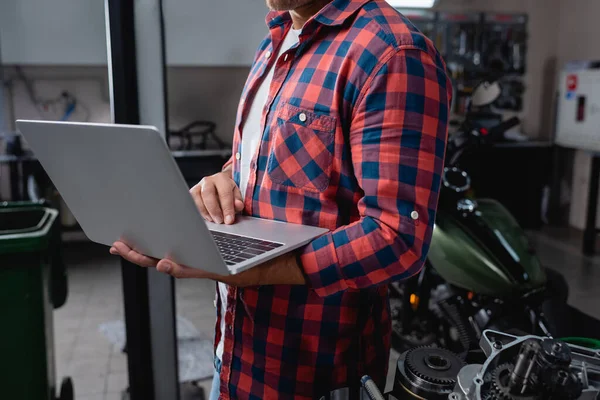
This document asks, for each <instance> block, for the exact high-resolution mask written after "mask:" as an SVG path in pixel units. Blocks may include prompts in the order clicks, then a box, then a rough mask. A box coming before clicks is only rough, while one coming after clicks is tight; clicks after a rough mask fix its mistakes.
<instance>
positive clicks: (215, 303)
mask: <svg viewBox="0 0 600 400" xmlns="http://www.w3.org/2000/svg"><path fill="white" fill-rule="evenodd" d="M213 306H215V308H217V301H216V300H214V301H213Z"/></svg>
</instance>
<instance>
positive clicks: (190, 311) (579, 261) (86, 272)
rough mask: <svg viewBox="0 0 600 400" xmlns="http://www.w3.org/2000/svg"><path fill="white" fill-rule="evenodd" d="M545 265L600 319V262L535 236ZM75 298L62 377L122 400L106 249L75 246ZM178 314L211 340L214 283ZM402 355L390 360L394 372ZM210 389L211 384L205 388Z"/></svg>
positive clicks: (60, 330) (61, 352) (117, 284)
mask: <svg viewBox="0 0 600 400" xmlns="http://www.w3.org/2000/svg"><path fill="white" fill-rule="evenodd" d="M532 236H533V239H534V243H535V244H536V246H537V248H538V253H539V255H540V258H541V259H542V262H543V263H544V265H546V266H548V267H551V268H553V269H556V270H558V271H560V272H562V273H563V274H564V275H565V277H566V279H567V281H568V282H569V284H570V287H571V295H570V299H569V301H570V303H571V304H572V305H573V306H575V307H577V308H579V309H581V310H582V311H584V312H586V313H588V314H590V315H593V316H595V317H597V318H600V290H598V286H599V284H600V257H595V258H586V257H583V256H582V255H581V253H580V252H579V248H578V247H577V242H576V241H571V240H566V239H565V238H564V237H562V236H561V234H557V233H556V232H552V236H553V237H559V238H560V240H557V239H553V238H552V237H551V236H550V235H548V234H547V233H536V234H533V235H532ZM66 262H67V265H68V266H69V299H68V302H67V304H66V305H65V306H63V307H62V308H60V309H58V310H56V311H55V321H54V326H55V343H56V351H57V352H56V362H57V377H58V378H59V380H60V378H62V377H63V376H71V377H72V378H73V381H74V384H75V392H76V394H77V397H76V398H77V400H118V399H121V392H122V391H123V390H124V389H125V388H126V387H127V372H126V370H127V365H126V358H125V356H124V355H123V354H122V353H121V352H120V349H118V348H114V347H113V346H112V345H110V344H109V342H108V340H107V339H106V338H105V337H104V336H103V335H102V334H101V333H100V332H99V330H98V326H99V324H101V323H103V322H107V321H110V320H116V319H121V318H123V308H122V289H121V270H120V264H119V262H118V260H117V259H116V258H114V257H111V256H110V255H108V252H107V250H106V248H104V247H100V246H95V245H92V244H89V243H86V244H77V245H75V244H70V245H69V247H68V248H67V251H66ZM176 290H177V312H178V314H179V315H181V316H183V317H185V318H187V319H189V320H190V321H192V322H193V323H194V325H195V326H196V328H197V329H198V330H199V331H200V332H201V333H202V334H203V335H206V336H207V337H211V336H212V334H213V324H214V307H213V299H214V284H213V283H211V282H206V281H199V280H182V281H178V282H177V286H176ZM396 358H397V354H393V355H392V358H391V360H390V366H391V369H390V370H391V371H393V370H394V368H393V366H394V364H395V359H396ZM201 385H202V386H203V387H205V388H206V390H207V391H208V389H209V388H210V380H206V381H204V382H202V383H201Z"/></svg>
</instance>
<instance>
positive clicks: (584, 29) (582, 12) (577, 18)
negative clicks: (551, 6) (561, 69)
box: [558, 0, 600, 66]
mask: <svg viewBox="0 0 600 400" xmlns="http://www.w3.org/2000/svg"><path fill="white" fill-rule="evenodd" d="M598 16H600V1H598V0H568V1H567V0H564V1H562V2H561V7H560V22H559V26H560V35H559V36H558V59H559V62H560V65H561V66H562V65H564V63H566V62H568V61H570V60H589V59H596V60H598V59H600V41H599V40H598V38H600V23H599V21H598Z"/></svg>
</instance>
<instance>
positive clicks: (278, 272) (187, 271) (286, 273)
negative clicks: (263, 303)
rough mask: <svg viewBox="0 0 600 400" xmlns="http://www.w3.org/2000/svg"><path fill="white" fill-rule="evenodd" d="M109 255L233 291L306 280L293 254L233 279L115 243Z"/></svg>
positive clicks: (299, 282)
mask: <svg viewBox="0 0 600 400" xmlns="http://www.w3.org/2000/svg"><path fill="white" fill-rule="evenodd" d="M110 253H111V254H113V255H120V256H121V257H123V258H124V259H126V260H127V261H129V262H132V263H134V264H137V265H139V266H141V267H147V268H156V270H157V271H159V272H162V273H165V274H169V275H171V276H173V277H174V278H178V279H186V278H196V279H212V280H215V281H219V282H223V283H226V284H228V285H231V286H237V287H247V286H259V285H305V284H306V279H305V278H304V274H303V273H302V270H301V268H300V266H299V265H298V263H297V261H296V256H295V255H294V253H287V254H284V255H283V256H280V257H277V258H275V259H273V260H270V261H267V262H266V263H264V264H261V265H259V266H257V267H254V268H250V269H249V270H246V271H244V272H241V273H239V274H236V275H217V274H213V273H210V272H206V271H203V270H201V269H197V268H191V267H186V266H185V265H179V264H177V263H174V262H173V261H171V260H168V259H163V260H158V259H156V258H152V257H148V256H145V255H143V254H140V253H138V252H136V251H135V250H133V249H131V248H130V247H129V246H127V245H126V244H125V243H123V242H115V243H114V244H113V245H112V247H111V248H110Z"/></svg>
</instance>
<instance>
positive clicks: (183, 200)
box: [17, 120, 327, 275]
mask: <svg viewBox="0 0 600 400" xmlns="http://www.w3.org/2000/svg"><path fill="white" fill-rule="evenodd" d="M17 126H18V128H19V130H20V132H21V134H22V135H23V137H24V138H25V140H26V141H27V143H28V144H29V146H30V147H31V149H32V150H33V152H34V153H35V155H36V157H37V158H38V160H39V161H40V163H41V164H42V166H43V167H44V169H45V170H46V173H47V174H48V176H49V177H50V179H52V181H53V183H54V185H55V186H56V188H57V189H58V191H59V192H60V194H61V195H62V197H63V199H64V200H65V202H66V203H67V205H68V206H69V209H70V210H71V212H72V213H73V215H74V216H75V218H77V221H78V222H79V224H80V225H81V228H82V229H83V231H84V232H85V234H86V235H87V237H88V238H89V239H90V240H92V241H94V242H97V243H101V244H104V245H107V246H110V245H111V244H112V243H113V242H115V241H116V240H122V241H123V242H125V243H127V244H128V245H129V246H130V247H132V248H133V249H135V250H136V251H138V252H140V253H142V254H146V255H148V256H151V257H155V258H170V259H172V260H173V261H175V262H177V263H180V264H183V265H187V266H190V267H194V268H201V269H203V270H205V271H209V272H213V273H217V274H221V275H227V274H235V273H238V272H241V271H243V270H246V269H248V268H251V267H253V266H256V265H258V264H261V263H263V262H265V261H267V260H269V259H272V258H274V257H277V256H279V255H282V254H284V253H286V252H289V251H291V250H294V249H296V248H299V247H301V246H303V245H305V244H307V243H309V242H310V241H311V240H312V239H314V238H315V237H317V236H320V235H322V234H323V233H325V232H326V231H327V230H325V229H321V228H315V227H311V226H304V225H296V224H288V223H282V222H275V221H270V220H264V219H258V218H250V217H240V216H237V218H236V223H235V224H233V225H218V224H214V223H209V222H206V221H205V220H204V219H203V218H202V216H201V215H200V213H199V212H198V210H197V208H196V205H195V203H194V201H193V199H192V197H191V195H190V194H189V190H188V187H187V185H186V182H185V180H184V179H183V176H182V175H181V172H180V171H179V168H178V167H177V164H176V163H175V160H174V159H173V157H172V156H171V152H170V151H169V149H168V147H167V145H166V143H165V141H164V140H163V139H162V137H161V136H160V134H159V132H158V130H157V129H156V128H154V127H152V126H139V125H114V124H82V123H67V122H47V121H23V120H19V121H17Z"/></svg>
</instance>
